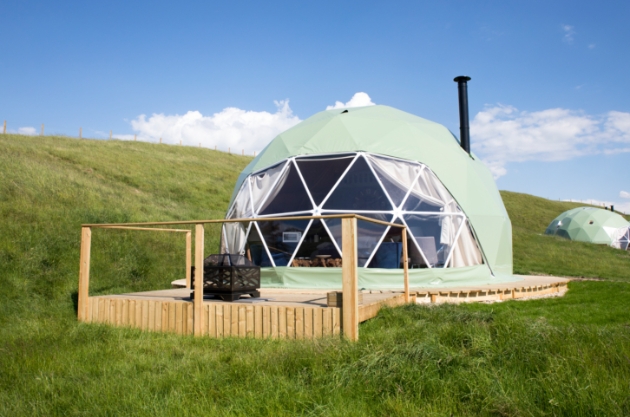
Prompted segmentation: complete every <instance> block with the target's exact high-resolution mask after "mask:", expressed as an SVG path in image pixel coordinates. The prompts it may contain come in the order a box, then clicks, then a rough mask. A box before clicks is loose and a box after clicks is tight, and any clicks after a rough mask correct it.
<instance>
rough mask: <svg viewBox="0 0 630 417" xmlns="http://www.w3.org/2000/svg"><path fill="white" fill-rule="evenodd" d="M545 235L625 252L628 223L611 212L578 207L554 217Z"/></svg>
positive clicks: (629, 226)
mask: <svg viewBox="0 0 630 417" xmlns="http://www.w3.org/2000/svg"><path fill="white" fill-rule="evenodd" d="M545 234H548V235H556V236H560V237H563V238H566V239H570V240H577V241H580V242H589V243H599V244H604V245H609V246H612V247H615V248H618V249H624V250H627V249H628V239H629V237H630V236H629V234H630V223H629V222H628V221H627V220H626V219H624V218H623V217H622V216H620V215H619V214H617V213H615V212H612V211H608V210H604V209H600V208H596V207H578V208H574V209H572V210H569V211H565V212H564V213H562V214H561V215H559V216H558V217H556V218H555V219H554V220H553V221H552V222H551V223H550V224H549V226H548V227H547V230H545Z"/></svg>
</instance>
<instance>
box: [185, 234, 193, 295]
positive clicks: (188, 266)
mask: <svg viewBox="0 0 630 417" xmlns="http://www.w3.org/2000/svg"><path fill="white" fill-rule="evenodd" d="M191 256H192V233H191V232H186V288H188V289H190V280H191V276H190V269H191V267H192V259H191Z"/></svg>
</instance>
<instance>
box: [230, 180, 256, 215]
mask: <svg viewBox="0 0 630 417" xmlns="http://www.w3.org/2000/svg"><path fill="white" fill-rule="evenodd" d="M248 217H252V203H251V198H250V193H249V184H248V181H244V182H243V185H242V186H241V189H240V191H239V192H238V194H237V195H236V198H235V199H234V203H233V204H232V208H231V210H230V213H229V214H228V216H227V218H228V219H245V218H248Z"/></svg>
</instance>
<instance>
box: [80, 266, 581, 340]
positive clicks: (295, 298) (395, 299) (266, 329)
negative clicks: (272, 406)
mask: <svg viewBox="0 0 630 417" xmlns="http://www.w3.org/2000/svg"><path fill="white" fill-rule="evenodd" d="M521 278H523V280H522V281H517V282H512V283H504V284H491V285H480V286H475V287H459V288H431V289H423V288H417V289H411V300H410V301H411V302H417V303H418V304H425V303H426V304H429V303H448V302H450V303H462V302H497V301H505V300H510V299H526V298H531V297H538V296H545V295H550V294H558V295H562V294H564V292H566V291H567V283H568V281H569V279H568V278H558V277H540V276H523V277H521ZM326 293H327V291H326V290H286V289H283V290H279V289H264V288H263V289H261V298H260V299H253V298H247V297H246V298H243V299H242V300H239V301H235V302H231V303H230V302H224V301H221V300H216V299H212V298H210V297H206V298H205V299H204V301H203V315H204V320H203V326H202V333H201V335H202V336H207V337H214V338H222V337H254V338H285V339H316V338H321V337H338V336H339V335H340V334H341V333H342V328H343V317H342V314H343V313H342V309H341V308H338V307H328V306H327V304H326ZM404 303H405V298H404V294H403V293H402V292H393V291H384V292H380V291H379V292H376V291H374V292H371V293H370V292H364V293H363V303H362V304H359V315H358V316H359V322H364V321H366V320H369V319H371V318H373V317H375V316H376V315H377V314H378V312H379V310H380V309H381V308H382V307H383V306H390V307H395V306H399V305H402V304H404ZM88 311H89V313H88V316H87V318H86V321H87V322H92V323H106V324H110V325H113V326H120V327H135V328H139V329H143V330H148V331H156V332H172V333H177V334H193V333H194V329H193V300H192V299H191V298H190V290H189V289H186V288H177V289H168V290H160V291H146V292H137V293H129V294H120V295H104V296H96V297H89V308H88Z"/></svg>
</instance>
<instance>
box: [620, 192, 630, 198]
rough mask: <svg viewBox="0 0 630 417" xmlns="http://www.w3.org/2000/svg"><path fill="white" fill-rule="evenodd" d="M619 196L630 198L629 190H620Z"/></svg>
mask: <svg viewBox="0 0 630 417" xmlns="http://www.w3.org/2000/svg"><path fill="white" fill-rule="evenodd" d="M619 197H621V198H630V193H629V192H627V191H619Z"/></svg>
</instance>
